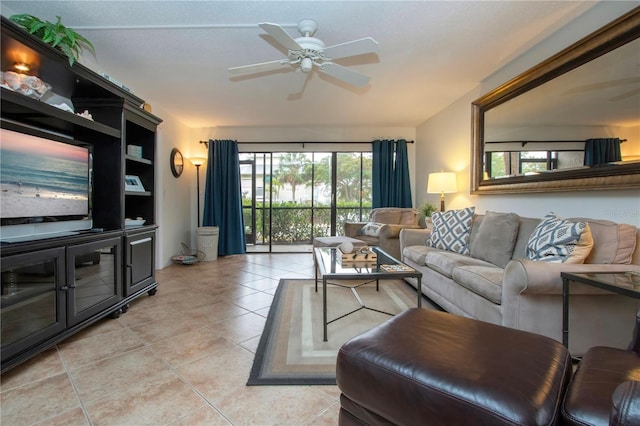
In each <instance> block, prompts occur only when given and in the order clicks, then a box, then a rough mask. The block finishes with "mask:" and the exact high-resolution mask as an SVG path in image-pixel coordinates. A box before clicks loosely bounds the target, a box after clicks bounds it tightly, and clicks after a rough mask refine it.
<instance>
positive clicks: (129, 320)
mask: <svg viewBox="0 0 640 426" xmlns="http://www.w3.org/2000/svg"><path fill="white" fill-rule="evenodd" d="M310 277H313V259H312V256H311V255H310V254H309V253H306V254H247V255H237V256H226V257H220V258H218V259H217V260H216V261H211V262H202V263H200V264H196V265H190V266H183V265H173V266H170V267H168V268H165V269H163V270H161V271H158V273H157V279H158V282H159V287H158V292H157V294H156V295H155V296H151V297H150V296H147V295H145V296H143V297H141V298H139V299H137V300H135V301H134V302H132V303H131V306H130V309H129V311H128V312H127V313H125V314H123V315H122V316H121V317H120V318H118V319H110V318H106V319H104V320H101V321H99V322H97V323H96V324H94V325H92V326H90V327H88V328H86V329H85V330H83V331H81V332H80V333H78V334H76V335H74V336H72V337H71V338H69V339H67V340H65V341H64V342H62V343H60V344H58V345H57V346H55V347H54V348H51V349H50V350H47V351H46V352H44V353H42V354H40V355H39V356H37V357H36V358H34V359H32V360H30V361H28V362H26V363H24V364H22V365H20V366H18V367H16V368H14V369H13V370H10V371H9V372H7V373H5V374H4V375H2V378H1V384H0V423H1V424H2V425H12V426H17V425H65V426H70V425H136V426H137V425H176V426H177V425H189V426H191V425H229V424H233V425H250V424H253V425H276V424H277V425H336V424H337V419H338V410H339V401H338V397H339V390H338V388H337V387H336V386H251V387H247V386H245V384H246V381H247V378H248V377H249V371H250V370H251V365H252V362H253V357H254V352H255V350H256V347H257V345H258V341H259V338H260V335H261V333H262V329H263V327H264V323H265V319H266V316H267V314H268V312H269V306H270V305H271V301H272V299H273V294H274V293H275V289H276V287H277V285H278V281H279V279H280V278H310Z"/></svg>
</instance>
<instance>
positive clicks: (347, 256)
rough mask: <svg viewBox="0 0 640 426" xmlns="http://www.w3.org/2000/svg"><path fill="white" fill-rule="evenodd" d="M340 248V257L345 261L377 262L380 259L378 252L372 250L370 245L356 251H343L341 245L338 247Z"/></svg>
mask: <svg viewBox="0 0 640 426" xmlns="http://www.w3.org/2000/svg"><path fill="white" fill-rule="evenodd" d="M338 250H339V251H340V258H341V260H342V261H343V262H344V261H351V262H375V261H376V260H377V259H378V255H377V254H376V252H374V251H373V250H371V249H370V248H369V247H359V248H358V249H356V250H355V251H351V252H349V253H344V252H342V250H341V248H340V247H338Z"/></svg>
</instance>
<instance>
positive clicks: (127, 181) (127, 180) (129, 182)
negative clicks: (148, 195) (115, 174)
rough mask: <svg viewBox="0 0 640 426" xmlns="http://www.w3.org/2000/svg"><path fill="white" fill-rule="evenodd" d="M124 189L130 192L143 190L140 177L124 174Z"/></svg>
mask: <svg viewBox="0 0 640 426" xmlns="http://www.w3.org/2000/svg"><path fill="white" fill-rule="evenodd" d="M124 190H125V191H132V192H145V189H144V186H143V185H142V182H141V181H140V178H139V177H138V176H134V175H126V176H125V177H124Z"/></svg>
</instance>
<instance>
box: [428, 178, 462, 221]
mask: <svg viewBox="0 0 640 426" xmlns="http://www.w3.org/2000/svg"><path fill="white" fill-rule="evenodd" d="M457 190H458V189H457V187H456V174H455V173H453V172H439V173H429V178H428V181H427V193H429V194H437V193H440V211H441V212H443V211H444V194H451V193H454V192H456V191H457Z"/></svg>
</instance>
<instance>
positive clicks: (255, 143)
mask: <svg viewBox="0 0 640 426" xmlns="http://www.w3.org/2000/svg"><path fill="white" fill-rule="evenodd" d="M372 142H373V141H367V142H338V141H333V142H318V141H309V142H238V144H241V145H258V144H261V145H264V144H278V145H280V144H302V147H303V148H304V146H305V145H306V144H316V143H318V144H319V143H322V144H336V143H339V144H345V143H347V144H364V143H372ZM406 142H407V143H414V141H406ZM200 143H203V144H204V145H205V146H208V145H209V141H200Z"/></svg>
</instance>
